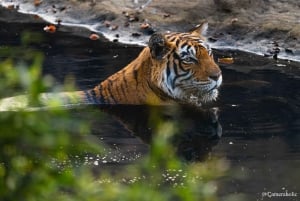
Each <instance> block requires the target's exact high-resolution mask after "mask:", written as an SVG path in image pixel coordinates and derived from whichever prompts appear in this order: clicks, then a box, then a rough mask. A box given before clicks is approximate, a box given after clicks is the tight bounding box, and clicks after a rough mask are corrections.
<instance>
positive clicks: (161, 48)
mask: <svg viewBox="0 0 300 201" xmlns="http://www.w3.org/2000/svg"><path fill="white" fill-rule="evenodd" d="M148 46H149V48H150V52H151V56H152V58H155V59H157V60H161V59H163V58H164V56H165V55H166V54H167V53H168V50H169V47H168V42H167V41H166V39H165V36H164V35H163V34H161V33H154V34H152V36H151V37H150V39H149V43H148Z"/></svg>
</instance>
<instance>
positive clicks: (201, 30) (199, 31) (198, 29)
mask: <svg viewBox="0 0 300 201" xmlns="http://www.w3.org/2000/svg"><path fill="white" fill-rule="evenodd" d="M207 29H208V22H207V21H204V22H202V23H201V24H198V25H196V26H195V27H194V28H193V29H191V30H190V33H191V34H192V35H194V36H204V35H206V32H207Z"/></svg>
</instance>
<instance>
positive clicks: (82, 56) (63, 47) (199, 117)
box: [0, 22, 300, 200]
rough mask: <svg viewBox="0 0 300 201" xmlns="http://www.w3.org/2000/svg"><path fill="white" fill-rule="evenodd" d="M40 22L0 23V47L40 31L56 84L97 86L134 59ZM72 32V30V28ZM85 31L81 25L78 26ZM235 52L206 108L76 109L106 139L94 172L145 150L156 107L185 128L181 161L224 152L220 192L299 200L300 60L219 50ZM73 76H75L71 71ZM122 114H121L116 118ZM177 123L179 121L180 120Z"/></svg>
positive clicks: (132, 51)
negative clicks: (47, 29) (285, 195)
mask: <svg viewBox="0 0 300 201" xmlns="http://www.w3.org/2000/svg"><path fill="white" fill-rule="evenodd" d="M43 26H44V25H43V24H38V23H37V24H19V23H4V22H1V24H0V47H3V46H6V45H19V44H20V36H21V33H22V32H24V31H35V32H40V33H41V34H42V36H43V38H44V41H43V42H42V43H35V44H31V45H30V47H31V48H35V49H37V50H41V51H43V52H44V54H45V56H46V57H45V63H44V67H43V74H45V75H46V74H50V75H53V76H54V77H55V78H56V80H57V84H58V85H59V84H61V83H63V82H64V80H66V79H72V80H75V82H76V85H77V86H78V88H80V89H87V88H90V87H93V86H94V85H96V84H97V83H99V82H100V81H101V80H103V79H105V78H106V77H107V76H108V75H111V74H112V73H114V72H116V71H118V70H119V69H121V68H122V67H124V66H125V65H126V64H127V63H128V62H129V61H131V60H132V59H133V58H135V57H136V56H137V55H138V53H139V51H140V50H141V47H133V46H121V45H117V44H114V43H105V42H99V41H91V40H89V39H88V38H82V37H79V36H75V35H73V33H74V32H73V33H71V32H70V33H69V32H68V31H65V32H57V33H55V34H48V33H43V32H42V29H43ZM73 31H74V30H73ZM78 31H80V30H78ZM224 55H225V56H232V57H233V58H234V59H235V63H234V64H231V65H222V64H220V66H221V69H222V71H223V77H224V83H223V86H222V88H221V95H220V98H219V100H218V101H217V102H215V103H213V104H211V105H208V106H206V108H205V109H204V110H199V111H198V110H195V109H193V108H185V107H184V108H181V107H180V108H163V109H161V108H154V109H153V108H152V109H149V108H145V107H140V106H137V107H113V108H107V109H106V111H107V112H103V111H100V110H99V109H98V108H79V109H74V111H72V112H73V115H74V118H83V119H86V120H88V121H91V122H92V125H93V126H92V134H93V135H94V136H96V138H97V140H99V142H100V141H101V142H104V143H105V144H107V145H108V146H107V150H106V153H107V154H106V156H104V157H103V156H101V157H99V156H93V157H87V158H86V162H87V163H90V164H91V165H94V166H95V171H97V170H99V171H101V168H103V167H108V168H111V169H113V170H115V171H118V169H122V167H123V166H124V165H126V164H129V163H133V162H135V161H137V160H138V159H139V158H142V157H143V156H144V155H145V154H147V152H148V150H149V146H150V145H149V141H150V140H151V134H152V128H151V126H149V125H148V122H149V118H150V116H151V114H152V113H153V111H156V112H157V113H159V114H160V115H161V116H162V118H163V119H164V120H170V119H171V120H172V121H174V122H175V123H178V127H180V132H181V134H180V135H178V136H177V137H176V138H175V139H174V142H173V143H174V146H176V147H177V151H178V154H179V155H180V157H182V158H183V159H184V160H187V161H195V160H200V161H203V160H205V159H206V158H207V157H210V156H217V157H224V158H226V159H227V160H228V161H229V162H230V170H231V174H229V175H230V176H228V177H226V178H223V179H222V180H221V181H220V189H219V193H220V195H224V194H230V193H233V194H244V195H246V200H260V199H261V198H262V197H261V193H262V192H268V191H270V192H285V191H286V190H287V191H288V192H297V193H298V197H288V198H284V199H282V198H280V197H279V198H274V197H273V198H265V199H266V200H299V199H300V171H299V168H300V85H299V81H300V64H299V63H296V62H292V61H291V62H288V61H281V60H279V61H275V60H272V59H267V58H264V57H260V56H256V55H252V54H248V53H243V52H234V51H229V50H228V51H217V50H216V51H215V57H216V58H219V57H222V56H224ZM70 75H72V76H70ZM115 116H117V117H118V119H119V120H122V123H120V121H119V120H117V119H116V118H115ZM179 122H180V124H179Z"/></svg>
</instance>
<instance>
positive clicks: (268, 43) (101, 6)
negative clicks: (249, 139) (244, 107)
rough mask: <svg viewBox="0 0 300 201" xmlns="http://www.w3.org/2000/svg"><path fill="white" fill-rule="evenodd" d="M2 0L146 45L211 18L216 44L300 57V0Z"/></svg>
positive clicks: (11, 6)
mask: <svg viewBox="0 0 300 201" xmlns="http://www.w3.org/2000/svg"><path fill="white" fill-rule="evenodd" d="M1 3H2V5H3V6H4V7H6V8H8V9H14V10H18V11H20V12H24V13H31V14H37V15H38V16H40V17H42V18H44V19H46V20H47V21H49V22H50V23H53V24H58V23H61V24H65V25H71V26H78V25H80V26H86V27H87V28H89V29H90V30H91V31H93V32H98V33H102V34H103V35H104V36H105V37H106V38H108V39H110V40H112V41H119V42H122V43H134V44H145V43H146V42H147V40H148V38H149V35H151V34H152V33H153V32H157V31H167V30H169V31H186V30H189V29H191V28H192V27H193V26H195V25H197V24H199V23H200V22H202V21H204V20H207V21H208V22H209V24H210V27H209V30H208V34H207V35H208V39H209V42H210V43H211V44H212V45H213V47H215V48H235V49H241V50H244V51H251V52H255V53H259V54H264V55H265V56H268V57H274V58H276V57H277V55H278V57H282V58H288V59H292V60H300V44H299V41H300V12H299V10H300V1H299V0H190V1H181V0H168V1H167V0H165V1H160V0H109V1H108V0H65V1H59V0H47V1H46V0H44V1H42V0H30V1H29V0H2V2H1ZM0 17H3V16H0ZM5 17H6V18H7V19H9V18H11V16H9V15H6V16H5Z"/></svg>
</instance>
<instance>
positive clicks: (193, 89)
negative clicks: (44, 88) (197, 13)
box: [0, 21, 222, 110]
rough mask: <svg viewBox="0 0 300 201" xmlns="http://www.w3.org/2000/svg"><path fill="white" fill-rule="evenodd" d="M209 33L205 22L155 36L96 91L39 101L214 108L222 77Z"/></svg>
mask: <svg viewBox="0 0 300 201" xmlns="http://www.w3.org/2000/svg"><path fill="white" fill-rule="evenodd" d="M207 29H208V23H207V22H206V21H205V22H203V23H201V24H199V25H197V26H195V27H194V28H193V29H191V30H190V31H187V32H165V33H160V32H157V33H154V34H152V36H151V37H150V39H149V42H148V45H147V46H145V47H144V48H143V50H142V51H141V52H140V54H139V55H138V56H137V58H136V59H134V60H133V61H132V62H130V63H129V64H128V65H127V66H125V67H124V68H123V69H121V70H120V71H118V72H116V73H115V74H113V75H111V76H109V77H108V78H107V79H105V80H104V81H102V82H100V84H98V85H97V86H95V87H94V88H92V89H87V90H81V91H73V92H60V93H58V94H55V95H54V94H52V93H42V94H40V100H41V102H42V103H44V104H47V102H48V101H49V100H50V99H51V98H53V97H56V98H57V97H58V98H60V99H62V100H63V103H65V104H72V105H81V104H97V105H116V104H120V105H165V104H173V103H179V104H187V105H192V106H196V107H199V106H201V105H202V104H203V103H207V102H212V101H214V100H216V99H217V97H218V94H219V88H220V86H221V84H222V72H221V69H220V68H219V66H218V65H217V64H216V62H215V61H214V58H213V53H212V49H211V47H210V45H209V44H208V43H207V41H206V38H205V37H204V35H205V34H204V33H205V32H206V31H207ZM12 98H15V99H16V97H11V98H5V99H2V101H1V102H0V110H3V109H5V107H7V104H10V103H12V102H14V100H15V99H12ZM5 102H6V104H5ZM3 105H4V106H5V105H6V106H5V107H3ZM15 106H16V107H18V104H16V105H15Z"/></svg>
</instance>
